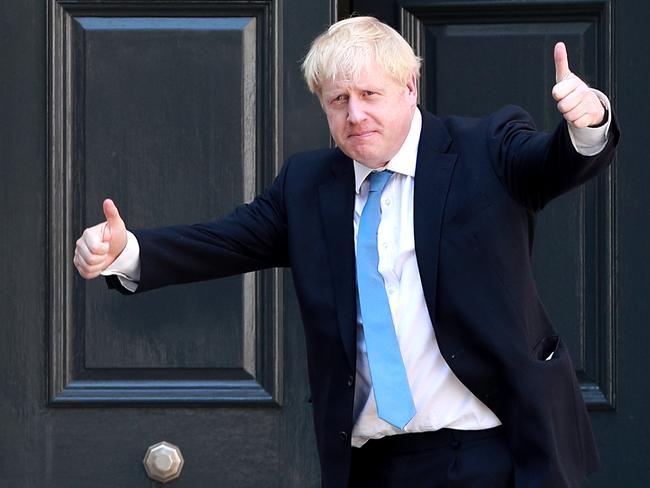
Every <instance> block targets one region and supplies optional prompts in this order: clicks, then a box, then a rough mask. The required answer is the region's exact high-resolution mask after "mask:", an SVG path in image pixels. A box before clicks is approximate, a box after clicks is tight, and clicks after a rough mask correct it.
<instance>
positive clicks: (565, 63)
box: [553, 42, 571, 83]
mask: <svg viewBox="0 0 650 488" xmlns="http://www.w3.org/2000/svg"><path fill="white" fill-rule="evenodd" d="M553 58H554V59H555V82H556V83H559V82H560V81H562V80H566V79H567V78H568V77H569V76H570V75H571V70H570V69H569V56H568V55H567V52H566V46H565V45H564V43H563V42H558V43H557V44H556V45H555V49H554V51H553Z"/></svg>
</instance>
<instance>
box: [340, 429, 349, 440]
mask: <svg viewBox="0 0 650 488" xmlns="http://www.w3.org/2000/svg"><path fill="white" fill-rule="evenodd" d="M339 437H340V438H341V440H342V441H343V442H346V441H347V440H348V433H347V432H346V431H344V430H342V431H341V432H339Z"/></svg>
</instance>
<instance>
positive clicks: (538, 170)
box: [488, 106, 620, 211]
mask: <svg viewBox="0 0 650 488" xmlns="http://www.w3.org/2000/svg"><path fill="white" fill-rule="evenodd" d="M488 131H489V136H488V145H489V151H490V156H491V160H492V163H493V166H494V169H495V171H496V173H497V176H498V177H499V179H500V180H501V182H502V183H503V185H504V186H505V187H506V188H507V189H508V191H509V192H510V194H511V195H512V197H513V198H514V199H515V200H516V201H518V202H519V203H520V204H521V205H523V206H524V207H526V208H529V209H531V210H533V211H538V210H541V209H542V208H543V207H544V206H545V205H546V204H547V203H548V202H549V201H550V200H552V199H553V198H555V197H557V196H559V195H561V194H563V193H566V192H567V191H569V190H571V189H573V188H575V187H577V186H579V185H581V184H582V183H584V182H586V181H587V180H589V179H590V178H593V177H594V176H596V175H597V174H599V173H600V172H602V171H603V170H604V169H605V168H606V167H607V166H608V165H609V164H611V162H612V161H613V160H614V156H615V148H616V145H617V144H618V141H619V138H620V133H619V130H618V126H617V123H616V118H615V117H614V116H612V123H611V126H610V130H609V133H608V141H607V145H606V146H605V147H604V148H603V150H602V151H601V152H599V153H598V154H596V155H594V156H583V155H581V154H579V153H578V152H577V151H576V150H575V148H574V146H573V143H572V142H571V138H570V136H569V131H568V128H567V124H566V121H562V122H561V123H560V124H559V125H558V126H557V128H556V129H555V131H554V132H552V133H546V132H540V131H537V130H536V129H535V125H534V122H533V120H532V118H531V116H530V115H529V114H528V113H527V112H525V111H524V110H523V109H522V108H520V107H516V106H507V107H504V108H503V109H501V110H499V111H498V112H496V113H495V114H493V115H492V116H491V117H490V122H489V125H488Z"/></svg>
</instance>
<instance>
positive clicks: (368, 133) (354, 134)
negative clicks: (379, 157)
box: [348, 130, 377, 139]
mask: <svg viewBox="0 0 650 488" xmlns="http://www.w3.org/2000/svg"><path fill="white" fill-rule="evenodd" d="M376 133H377V131H374V130H368V131H362V132H361V131H360V132H352V133H350V135H348V138H356V139H365V138H366V137H370V136H372V135H374V134H376Z"/></svg>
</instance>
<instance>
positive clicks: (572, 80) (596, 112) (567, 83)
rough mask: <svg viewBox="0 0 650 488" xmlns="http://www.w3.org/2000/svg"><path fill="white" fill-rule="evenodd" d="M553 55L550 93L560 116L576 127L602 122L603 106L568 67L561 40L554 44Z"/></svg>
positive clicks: (603, 115) (564, 48) (595, 124)
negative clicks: (552, 76) (551, 89)
mask: <svg viewBox="0 0 650 488" xmlns="http://www.w3.org/2000/svg"><path fill="white" fill-rule="evenodd" d="M553 57H554V58H555V86H554V87H553V91H552V93H553V98H554V99H555V101H556V102H557V109H558V110H559V111H560V113H561V114H562V116H563V117H564V118H565V119H566V120H567V122H568V123H570V124H571V125H573V126H574V127H577V128H584V127H590V126H597V125H600V124H602V123H603V121H604V120H603V119H604V117H605V108H604V107H603V104H602V103H601V102H600V100H599V99H598V96H597V95H596V93H595V92H594V91H593V90H592V89H591V88H589V86H587V84H586V83H585V82H584V81H582V80H581V79H580V78H578V77H577V76H576V75H575V74H573V73H572V72H571V70H570V69H569V58H568V56H567V52H566V46H565V45H564V43H563V42H558V43H557V44H556V45H555V51H554V53H553Z"/></svg>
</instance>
